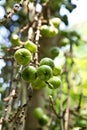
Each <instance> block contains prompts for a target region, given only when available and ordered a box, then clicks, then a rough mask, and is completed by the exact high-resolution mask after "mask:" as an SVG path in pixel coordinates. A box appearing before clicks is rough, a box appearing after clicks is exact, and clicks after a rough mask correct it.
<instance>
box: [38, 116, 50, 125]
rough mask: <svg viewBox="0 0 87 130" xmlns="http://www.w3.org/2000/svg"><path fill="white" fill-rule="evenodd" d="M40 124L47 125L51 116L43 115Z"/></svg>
mask: <svg viewBox="0 0 87 130" xmlns="http://www.w3.org/2000/svg"><path fill="white" fill-rule="evenodd" d="M38 122H39V124H40V125H41V126H45V125H47V123H48V122H49V117H48V116H47V115H45V114H44V115H43V116H42V117H41V118H40V119H39V120H38Z"/></svg>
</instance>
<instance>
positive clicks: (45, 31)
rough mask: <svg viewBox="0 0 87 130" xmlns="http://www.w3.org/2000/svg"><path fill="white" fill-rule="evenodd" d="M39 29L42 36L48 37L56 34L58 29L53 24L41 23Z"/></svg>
mask: <svg viewBox="0 0 87 130" xmlns="http://www.w3.org/2000/svg"><path fill="white" fill-rule="evenodd" d="M40 30H41V34H42V35H43V36H44V37H48V38H50V37H54V36H56V35H57V34H58V29H57V28H55V27H53V26H48V25H42V26H41V29H40Z"/></svg>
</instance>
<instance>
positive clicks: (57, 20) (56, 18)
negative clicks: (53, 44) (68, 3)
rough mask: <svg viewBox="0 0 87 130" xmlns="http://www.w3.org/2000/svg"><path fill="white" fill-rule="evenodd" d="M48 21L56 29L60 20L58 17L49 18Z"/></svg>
mask: <svg viewBox="0 0 87 130" xmlns="http://www.w3.org/2000/svg"><path fill="white" fill-rule="evenodd" d="M50 21H51V22H52V24H53V25H54V26H55V27H56V28H58V27H59V25H60V23H61V19H60V18H58V17H54V18H51V19H50Z"/></svg>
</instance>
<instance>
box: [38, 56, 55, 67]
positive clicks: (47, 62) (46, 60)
mask: <svg viewBox="0 0 87 130" xmlns="http://www.w3.org/2000/svg"><path fill="white" fill-rule="evenodd" d="M41 65H48V66H50V67H51V68H52V69H53V68H54V61H53V60H52V59H51V58H48V57H45V58H43V59H41V61H40V66H41Z"/></svg>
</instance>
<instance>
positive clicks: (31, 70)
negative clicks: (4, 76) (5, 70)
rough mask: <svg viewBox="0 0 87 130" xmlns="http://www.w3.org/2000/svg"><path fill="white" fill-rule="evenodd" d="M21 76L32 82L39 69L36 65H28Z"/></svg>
mask: <svg viewBox="0 0 87 130" xmlns="http://www.w3.org/2000/svg"><path fill="white" fill-rule="evenodd" d="M21 76H22V79H23V80H25V81H26V82H32V81H34V80H35V79H36V77H37V69H36V68H35V67H34V66H27V67H25V68H24V69H23V70H22V72H21Z"/></svg>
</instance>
